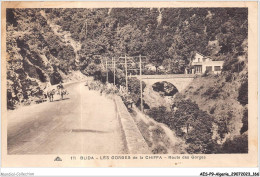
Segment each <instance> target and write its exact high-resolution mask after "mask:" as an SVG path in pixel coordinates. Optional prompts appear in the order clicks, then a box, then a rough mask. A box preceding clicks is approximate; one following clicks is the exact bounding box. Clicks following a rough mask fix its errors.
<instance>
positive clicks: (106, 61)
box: [106, 57, 108, 83]
mask: <svg viewBox="0 0 260 177" xmlns="http://www.w3.org/2000/svg"><path fill="white" fill-rule="evenodd" d="M106 71H107V83H108V70H107V57H106Z"/></svg>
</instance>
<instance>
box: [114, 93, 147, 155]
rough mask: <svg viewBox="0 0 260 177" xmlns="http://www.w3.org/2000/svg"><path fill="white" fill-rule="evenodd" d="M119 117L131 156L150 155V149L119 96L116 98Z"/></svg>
mask: <svg viewBox="0 0 260 177" xmlns="http://www.w3.org/2000/svg"><path fill="white" fill-rule="evenodd" d="M114 100H115V103H116V109H117V116H118V118H119V120H120V123H121V126H122V129H123V133H124V138H125V142H126V147H127V148H128V153H129V154H150V153H151V152H150V151H149V147H148V145H147V144H146V142H145V140H144V137H143V136H142V134H141V133H140V131H139V129H138V127H137V125H136V123H135V121H134V120H133V118H132V116H131V115H130V113H129V112H128V110H127V108H126V106H125V104H124V103H123V101H122V99H121V98H120V97H119V96H116V97H115V99H114Z"/></svg>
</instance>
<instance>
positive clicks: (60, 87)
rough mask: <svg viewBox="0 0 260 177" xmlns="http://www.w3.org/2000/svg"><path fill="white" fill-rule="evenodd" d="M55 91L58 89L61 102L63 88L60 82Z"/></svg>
mask: <svg viewBox="0 0 260 177" xmlns="http://www.w3.org/2000/svg"><path fill="white" fill-rule="evenodd" d="M57 89H58V94H59V95H60V99H62V100H63V91H64V87H63V85H62V83H61V82H60V84H59V85H57Z"/></svg>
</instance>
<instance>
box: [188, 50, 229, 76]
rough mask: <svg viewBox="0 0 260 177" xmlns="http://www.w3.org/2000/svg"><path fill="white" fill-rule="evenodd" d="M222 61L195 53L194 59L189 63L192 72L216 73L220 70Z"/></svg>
mask: <svg viewBox="0 0 260 177" xmlns="http://www.w3.org/2000/svg"><path fill="white" fill-rule="evenodd" d="M223 63H224V61H213V60H212V59H211V58H210V57H206V56H204V55H202V54H200V53H196V55H195V57H194V59H193V60H192V61H191V65H192V66H193V69H192V73H193V74H203V73H205V72H206V71H208V72H213V73H215V74H217V73H220V72H221V70H222V67H223Z"/></svg>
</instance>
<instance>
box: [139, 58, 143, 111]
mask: <svg viewBox="0 0 260 177" xmlns="http://www.w3.org/2000/svg"><path fill="white" fill-rule="evenodd" d="M139 59H140V96H141V111H142V112H143V111H144V108H143V84H142V56H141V55H139Z"/></svg>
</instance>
